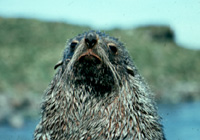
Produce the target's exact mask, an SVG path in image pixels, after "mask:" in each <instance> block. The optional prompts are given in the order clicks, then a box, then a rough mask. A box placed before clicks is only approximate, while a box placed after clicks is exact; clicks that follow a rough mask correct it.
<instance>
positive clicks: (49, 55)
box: [0, 18, 200, 101]
mask: <svg viewBox="0 0 200 140" xmlns="http://www.w3.org/2000/svg"><path fill="white" fill-rule="evenodd" d="M157 29H158V28H156V27H140V28H137V29H130V30H120V29H114V30H109V31H106V33H108V34H109V35H111V36H115V37H117V38H119V39H120V41H122V42H124V44H125V46H127V49H128V50H129V52H130V54H131V55H132V57H133V59H134V60H135V63H136V65H137V66H138V68H139V70H140V73H142V75H143V76H144V77H145V79H146V80H147V81H148V83H149V84H150V86H151V87H152V89H153V91H155V92H156V97H157V99H158V100H160V101H162V100H165V99H167V100H173V98H179V96H180V98H181V99H177V100H180V101H184V100H187V99H188V98H189V99H191V100H193V99H200V97H199V96H200V94H199V92H200V91H199V88H197V87H198V83H200V74H199V72H200V63H199V60H200V51H195V50H188V49H184V48H182V47H179V46H178V45H176V44H175V43H174V41H173V37H172V38H169V39H168V38H167V37H166V38H165V37H164V38H163V36H162V38H161V39H160V38H157V35H158V36H159V34H163V33H162V31H163V32H165V31H166V32H167V31H168V29H169V28H168V27H163V30H162V27H159V30H158V31H156V30H157ZM88 30H90V28H89V27H80V26H75V25H69V24H64V23H47V22H42V21H38V20H30V19H4V18H0V79H1V80H0V94H5V93H14V94H17V95H24V94H26V93H30V92H32V93H39V94H41V93H43V91H44V90H45V88H46V87H47V85H48V84H49V82H50V80H51V79H52V77H53V75H54V70H53V67H54V65H55V64H56V63H57V61H59V59H61V57H62V51H63V49H64V47H65V44H66V41H67V39H70V38H72V37H74V36H76V35H77V34H79V33H82V32H84V31H88ZM160 30H161V32H160ZM170 31H171V30H170ZM152 33H156V38H155V36H153V35H152ZM185 85H187V86H185ZM195 85H197V86H195ZM193 87H194V88H193ZM190 88H192V90H189V89H190ZM196 88H197V89H196ZM182 91H188V92H192V93H186V94H185V92H184V95H183V94H182ZM177 96H178V97H177ZM183 96H184V97H183ZM190 96H191V97H190Z"/></svg>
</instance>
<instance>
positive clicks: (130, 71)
mask: <svg viewBox="0 0 200 140" xmlns="http://www.w3.org/2000/svg"><path fill="white" fill-rule="evenodd" d="M126 71H127V72H128V74H130V75H132V76H135V73H134V70H133V69H132V68H131V67H129V66H127V67H126Z"/></svg>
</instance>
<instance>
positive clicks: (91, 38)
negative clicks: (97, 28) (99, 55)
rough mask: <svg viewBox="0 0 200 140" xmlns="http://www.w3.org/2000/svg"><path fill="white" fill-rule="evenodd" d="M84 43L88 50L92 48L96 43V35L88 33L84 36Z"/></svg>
mask: <svg viewBox="0 0 200 140" xmlns="http://www.w3.org/2000/svg"><path fill="white" fill-rule="evenodd" d="M85 43H86V44H87V47H88V48H89V49H91V48H93V47H94V46H95V44H96V43H97V35H96V34H95V33H94V32H90V33H88V34H87V35H86V36H85Z"/></svg>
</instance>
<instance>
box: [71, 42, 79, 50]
mask: <svg viewBox="0 0 200 140" xmlns="http://www.w3.org/2000/svg"><path fill="white" fill-rule="evenodd" d="M77 44H78V42H75V41H74V42H72V43H71V44H70V48H72V49H74V48H75V47H76V45H77Z"/></svg>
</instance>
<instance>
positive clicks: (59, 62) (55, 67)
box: [54, 60, 63, 70]
mask: <svg viewBox="0 0 200 140" xmlns="http://www.w3.org/2000/svg"><path fill="white" fill-rule="evenodd" d="M62 64H63V61H62V60H60V61H58V63H57V64H56V65H55V66H54V70H55V69H57V67H59V66H60V65H62Z"/></svg>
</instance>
